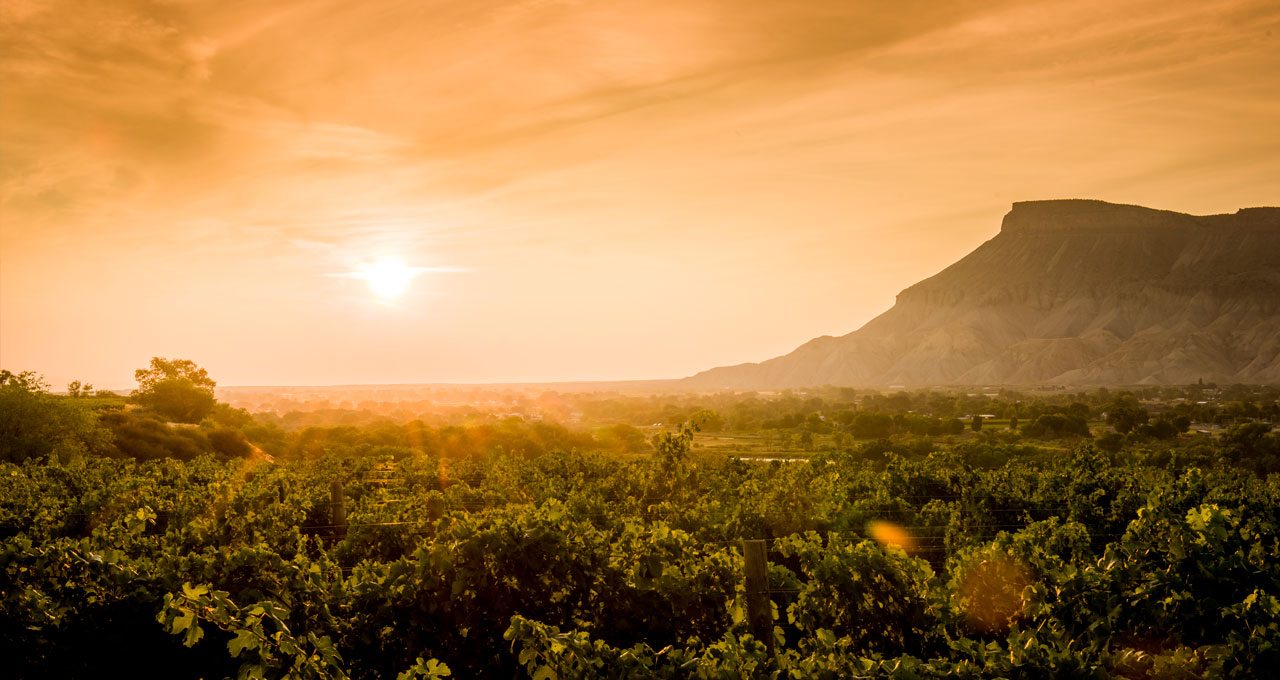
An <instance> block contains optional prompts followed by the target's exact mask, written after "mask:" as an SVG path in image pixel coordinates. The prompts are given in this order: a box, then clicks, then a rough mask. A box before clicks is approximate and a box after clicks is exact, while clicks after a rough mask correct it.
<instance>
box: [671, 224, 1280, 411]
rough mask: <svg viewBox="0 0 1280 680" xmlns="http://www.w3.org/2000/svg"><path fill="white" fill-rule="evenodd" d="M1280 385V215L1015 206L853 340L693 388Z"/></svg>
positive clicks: (712, 374)
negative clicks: (990, 233) (986, 237)
mask: <svg viewBox="0 0 1280 680" xmlns="http://www.w3.org/2000/svg"><path fill="white" fill-rule="evenodd" d="M1201 378H1203V379H1204V380H1205V381H1206V382H1209V381H1215V382H1223V383H1230V382H1252V383H1280V208H1246V209H1243V210H1240V211H1238V212H1236V213H1235V214H1231V215H1209V216H1194V215H1184V214H1182V213H1176V212H1170V211H1167V210H1152V209H1150V208H1143V207H1139V206H1133V205H1116V204H1112V203H1105V202H1102V201H1091V200H1060V201H1034V202H1025V203H1015V204H1013V209H1012V210H1011V211H1010V212H1009V213H1008V214H1007V215H1005V218H1004V223H1003V224H1002V225H1001V227H1000V233H999V234H998V235H996V237H995V238H993V239H991V240H990V241H987V242H986V243H984V244H982V245H981V246H979V247H978V249H977V250H975V251H973V252H972V253H969V255H968V256H966V257H964V258H963V259H961V260H960V261H959V262H956V263H955V264H953V265H951V266H950V267H947V268H946V269H944V270H943V271H941V272H940V273H938V274H937V275H935V276H933V277H931V278H928V279H925V280H924V281H921V282H920V283H917V284H916V285H914V286H911V287H910V288H908V289H906V290H904V291H902V292H901V293H899V294H898V298H897V302H896V304H895V305H894V306H893V308H892V309H890V310H889V311H887V312H885V313H884V314H881V315H880V316H878V317H876V318H875V319H872V320H871V321H870V322H869V323H867V324H866V325H865V326H863V327H862V328H860V329H858V330H856V331H854V332H852V333H850V334H848V335H845V336H842V337H838V338H834V337H830V336H824V337H821V338H817V339H815V340H811V341H809V342H807V343H805V344H804V345H802V346H800V347H799V348H798V349H796V350H795V351H793V352H791V353H790V354H787V355H785V356H781V357H778V358H776V359H770V360H768V361H765V362H762V363H758V364H741V365H738V366H727V367H723V368H715V369H712V370H709V371H704V372H702V373H699V374H697V375H695V376H693V377H691V378H687V379H685V381H684V382H685V383H686V384H687V385H688V386H689V387H693V388H703V389H705V388H722V387H723V388H763V389H769V388H780V387H801V386H808V385H823V384H832V385H849V386H860V385H861V386H887V385H907V386H922V385H978V384H981V385H1032V384H1037V385H1044V384H1065V385H1102V384H1107V385H1132V384H1176V383H1191V382H1195V381H1196V380H1197V379H1201Z"/></svg>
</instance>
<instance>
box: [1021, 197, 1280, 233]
mask: <svg viewBox="0 0 1280 680" xmlns="http://www.w3.org/2000/svg"><path fill="white" fill-rule="evenodd" d="M1196 227H1218V228H1233V229H1249V230H1257V229H1264V230H1266V229H1280V208H1272V207H1257V208H1241V209H1239V210H1237V211H1236V212H1234V213H1227V214H1223V215H1187V214H1184V213H1180V212H1174V211H1172V210H1156V209H1154V208H1144V207H1142V206H1139V205H1125V204H1123V203H1107V202H1106V201H1098V200H1094V199H1085V198H1066V199H1056V200H1048V201H1019V202H1017V203H1014V204H1013V208H1012V209H1011V210H1010V211H1009V212H1008V213H1007V214H1006V215H1005V216H1004V222H1002V223H1001V225H1000V232H1001V233H1004V234H1024V233H1083V232H1094V233H1097V232H1109V233H1115V234H1122V233H1141V232H1147V231H1151V230H1166V231H1168V230H1177V229H1180V228H1181V229H1194V228H1196Z"/></svg>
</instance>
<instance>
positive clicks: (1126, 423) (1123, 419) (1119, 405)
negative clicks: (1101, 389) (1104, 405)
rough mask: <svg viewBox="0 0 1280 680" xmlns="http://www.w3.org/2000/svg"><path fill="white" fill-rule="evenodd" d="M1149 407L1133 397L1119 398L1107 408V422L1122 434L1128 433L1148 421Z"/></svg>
mask: <svg viewBox="0 0 1280 680" xmlns="http://www.w3.org/2000/svg"><path fill="white" fill-rule="evenodd" d="M1147 417H1148V415H1147V409H1145V408H1143V407H1142V405H1141V404H1139V403H1138V401H1137V400H1136V399H1134V398H1133V397H1128V398H1127V399H1117V400H1116V401H1115V402H1114V403H1113V404H1112V405H1111V407H1110V408H1108V409H1107V424H1108V425H1110V426H1111V427H1114V428H1115V429H1116V432H1119V433H1120V434H1128V433H1130V432H1132V431H1134V430H1135V429H1136V428H1137V427H1138V426H1139V425H1142V424H1144V423H1146V422H1147Z"/></svg>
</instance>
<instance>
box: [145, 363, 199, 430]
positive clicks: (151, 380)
mask: <svg viewBox="0 0 1280 680" xmlns="http://www.w3.org/2000/svg"><path fill="white" fill-rule="evenodd" d="M133 375H134V378H136V379H137V381H138V389H136V390H134V391H133V395H132V400H133V401H134V403H136V404H139V405H140V406H142V407H144V408H146V409H149V410H151V411H154V412H155V413H156V414H158V415H160V416H162V417H164V418H167V419H169V420H173V421H176V422H180V423H198V422H200V421H201V420H203V419H204V418H205V416H207V415H209V414H210V413H212V412H213V409H214V407H215V406H216V405H217V403H218V402H217V400H216V399H215V398H214V396H213V388H214V387H215V386H216V384H217V383H215V382H214V381H213V379H212V378H210V377H209V373H208V372H207V371H205V370H204V369H203V368H200V367H199V366H197V365H196V364H195V362H193V361H191V360H189V359H163V358H161V357H155V358H153V359H152V360H151V367H150V368H140V369H138V370H137V371H135V372H134V374H133Z"/></svg>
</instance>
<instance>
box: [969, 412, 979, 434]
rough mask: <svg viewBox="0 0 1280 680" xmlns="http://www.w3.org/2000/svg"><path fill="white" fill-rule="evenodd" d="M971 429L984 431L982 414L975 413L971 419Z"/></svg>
mask: <svg viewBox="0 0 1280 680" xmlns="http://www.w3.org/2000/svg"><path fill="white" fill-rule="evenodd" d="M969 429H971V430H973V431H974V432H981V431H982V416H977V415H975V416H974V417H973V420H970V421H969Z"/></svg>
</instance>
